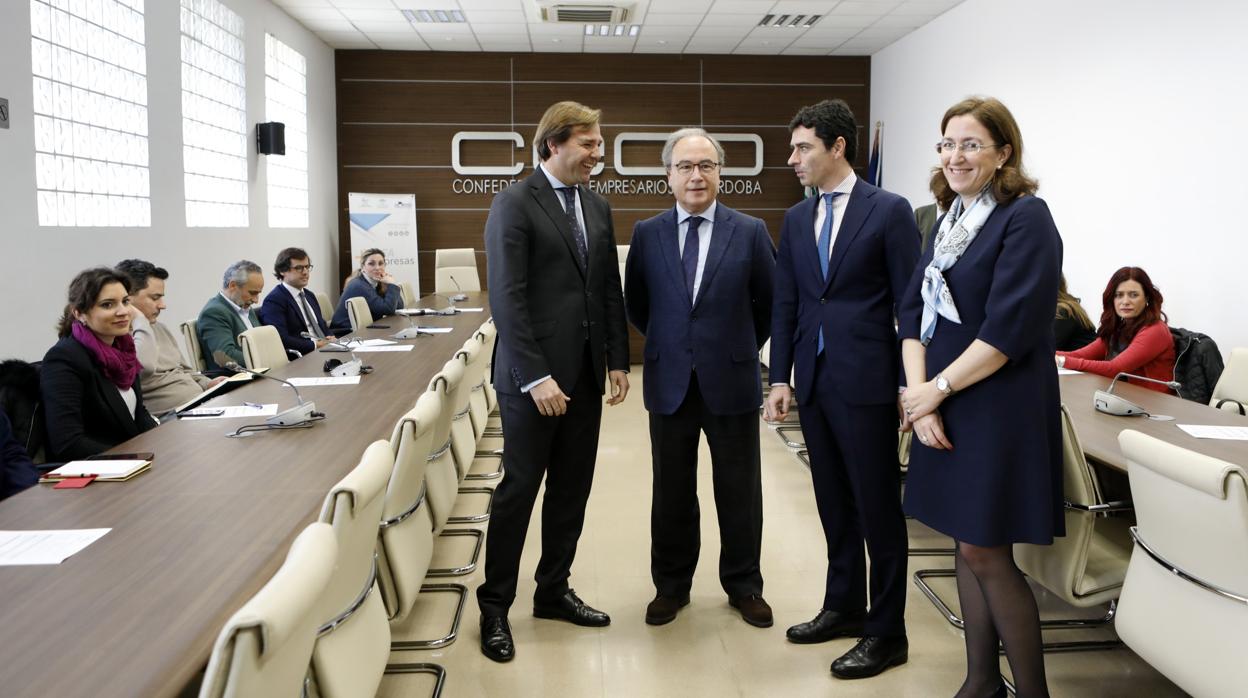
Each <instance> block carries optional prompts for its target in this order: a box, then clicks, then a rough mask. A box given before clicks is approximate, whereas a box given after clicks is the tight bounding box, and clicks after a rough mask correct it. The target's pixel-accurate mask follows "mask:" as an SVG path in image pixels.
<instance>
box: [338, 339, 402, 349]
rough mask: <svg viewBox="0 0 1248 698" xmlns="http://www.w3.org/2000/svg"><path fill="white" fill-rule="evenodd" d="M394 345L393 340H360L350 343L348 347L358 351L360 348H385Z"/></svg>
mask: <svg viewBox="0 0 1248 698" xmlns="http://www.w3.org/2000/svg"><path fill="white" fill-rule="evenodd" d="M394 343H395V341H394V340H393V339H360V340H356V341H354V342H350V343H349V344H348V346H350V347H351V348H352V349H358V348H360V347H384V346H389V345H391V344H394Z"/></svg>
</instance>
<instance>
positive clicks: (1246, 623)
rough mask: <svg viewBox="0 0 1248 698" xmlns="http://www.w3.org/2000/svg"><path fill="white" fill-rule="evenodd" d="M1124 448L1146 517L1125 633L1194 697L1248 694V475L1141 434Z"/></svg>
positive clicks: (1122, 441) (1123, 618) (1124, 608)
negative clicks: (1247, 649) (1247, 645)
mask: <svg viewBox="0 0 1248 698" xmlns="http://www.w3.org/2000/svg"><path fill="white" fill-rule="evenodd" d="M1176 438H1178V437H1177V436H1176ZM1118 443H1119V445H1120V446H1121V447H1122V453H1123V455H1125V456H1126V457H1127V465H1128V468H1127V474H1128V476H1129V477H1130V479H1131V497H1132V499H1134V500H1135V508H1136V515H1137V517H1138V523H1137V524H1136V526H1135V527H1134V528H1133V529H1132V530H1131V534H1132V538H1134V540H1135V548H1134V550H1132V552H1131V563H1130V565H1129V566H1128V567H1127V579H1126V582H1125V583H1124V584H1123V587H1122V598H1121V600H1120V601H1119V606H1118V620H1117V628H1118V635H1119V637H1121V638H1122V640H1123V642H1125V643H1126V644H1127V646H1128V647H1130V648H1131V649H1132V650H1134V651H1135V653H1136V654H1138V655H1139V656H1140V657H1141V658H1143V659H1144V661H1146V662H1148V663H1149V664H1151V665H1152V666H1153V667H1154V668H1155V669H1157V671H1159V672H1161V673H1162V674H1164V675H1165V676H1166V678H1168V679H1170V680H1171V681H1173V682H1174V683H1176V684H1178V686H1179V688H1182V689H1183V690H1184V691H1187V692H1188V693H1190V694H1192V695H1193V696H1197V697H1198V698H1199V697H1202V696H1211V697H1212V696H1217V697H1219V698H1220V697H1221V696H1231V695H1243V694H1244V687H1245V686H1248V661H1245V659H1246V658H1248V654H1246V653H1245V649H1244V639H1245V638H1248V469H1246V468H1245V466H1244V465H1243V464H1242V463H1238V464H1237V463H1228V462H1226V461H1223V460H1218V459H1216V458H1211V457H1209V456H1205V455H1202V454H1199V453H1194V452H1192V451H1189V450H1187V449H1185V448H1181V447H1179V446H1175V445H1174V444H1171V443H1168V442H1166V441H1161V440H1159V439H1155V438H1153V437H1151V436H1146V435H1144V434H1141V433H1139V432H1136V431H1131V430H1127V431H1123V432H1122V433H1121V434H1119V435H1118Z"/></svg>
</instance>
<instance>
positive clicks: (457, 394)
mask: <svg viewBox="0 0 1248 698" xmlns="http://www.w3.org/2000/svg"><path fill="white" fill-rule="evenodd" d="M468 345H475V346H474V347H473V352H479V351H480V342H477V340H475V339H471V338H469V340H468V342H467V344H466V346H468ZM469 359H470V352H468V351H465V350H463V349H461V350H460V351H458V352H456V353H455V356H454V357H452V358H451V360H450V361H448V362H446V365H445V366H443V369H442V375H443V376H445V377H446V378H447V381H448V383H447V389H446V395H447V406H448V408H449V411H450V413H451V425H450V437H451V458H452V459H453V460H454V462H455V472H456V473H457V475H458V477H459V481H460V482H463V481H464V479H465V478H466V477H467V476H468V473H469V471H471V470H472V469H473V467H474V466H475V465H477V463H476V452H477V438H476V434H474V433H473V431H472V419H471V417H470V416H469V414H470V413H471V411H472V408H471V406H470V405H469V402H470V396H471V395H472V389H471V386H469V384H468V379H467V374H468V365H469ZM494 463H497V461H494ZM477 471H478V472H483V471H484V468H481V467H478V468H477ZM458 495H472V496H470V497H462V496H458ZM481 496H484V497H485V509H484V511H478V508H479V505H476V504H475V502H477V501H479V500H480V498H481ZM456 503H457V505H458V506H457V507H456V509H458V510H459V511H461V512H464V511H468V512H472V513H459V514H456V513H454V512H452V513H451V515H450V518H449V519H447V520H448V522H450V523H453V524H455V523H467V524H475V523H483V522H485V521H489V520H490V509H491V507H492V506H493V503H494V490H493V488H490V487H460V488H459V490H458V492H457V498H456Z"/></svg>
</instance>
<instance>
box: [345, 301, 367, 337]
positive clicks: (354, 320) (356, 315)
mask: <svg viewBox="0 0 1248 698" xmlns="http://www.w3.org/2000/svg"><path fill="white" fill-rule="evenodd" d="M347 320H348V321H350V322H351V331H352V332H359V331H360V330H363V329H364V328H365V327H368V326H369V325H371V324H373V311H371V310H369V309H368V301H367V300H366V299H364V298H363V297H361V296H356V297H355V298H348V299H347Z"/></svg>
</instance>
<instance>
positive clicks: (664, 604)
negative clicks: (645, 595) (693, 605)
mask: <svg viewBox="0 0 1248 698" xmlns="http://www.w3.org/2000/svg"><path fill="white" fill-rule="evenodd" d="M688 605H689V597H688V596H681V597H679V598H678V597H675V596H663V595H662V594H659V595H658V596H655V597H654V600H653V601H651V602H650V603H649V604H648V605H646V624H647V625H663V624H665V623H671V622H672V621H674V620H676V613H677V612H678V611H679V610H680V609H682V608H684V607H685V606H688Z"/></svg>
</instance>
